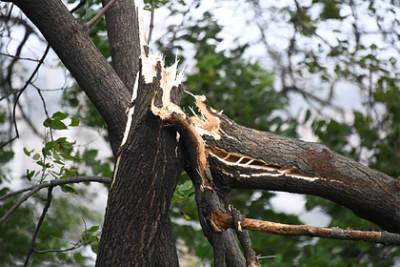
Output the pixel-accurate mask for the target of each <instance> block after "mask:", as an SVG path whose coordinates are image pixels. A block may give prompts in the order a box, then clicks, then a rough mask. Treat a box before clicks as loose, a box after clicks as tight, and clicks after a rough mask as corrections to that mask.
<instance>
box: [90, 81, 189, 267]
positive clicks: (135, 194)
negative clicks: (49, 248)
mask: <svg viewBox="0 0 400 267" xmlns="http://www.w3.org/2000/svg"><path fill="white" fill-rule="evenodd" d="M142 78H143V77H142ZM157 87H158V84H157V83H154V84H153V83H151V84H145V82H144V80H143V79H140V82H139V91H138V98H137V99H136V100H135V101H134V103H133V105H134V113H133V114H132V116H133V121H132V125H131V127H130V131H129V133H128V135H127V142H126V143H125V145H123V146H122V147H121V148H120V150H119V152H118V157H120V160H117V163H116V167H115V169H114V172H116V176H115V177H114V181H113V185H112V187H111V190H110V193H109V198H108V203H107V210H106V215H105V221H104V226H103V231H102V236H101V242H100V248H99V254H98V257H97V262H96V266H177V265H178V258H177V254H176V250H175V246H174V242H173V241H172V240H173V239H172V237H171V231H170V224H169V223H170V222H169V217H168V210H169V206H170V203H171V198H172V194H173V192H174V190H175V186H176V181H177V177H178V176H179V174H180V173H181V169H182V164H181V162H182V159H181V155H180V150H179V147H178V143H177V140H176V132H175V131H173V130H172V129H170V128H168V127H166V125H164V124H163V122H162V121H161V120H160V119H159V118H157V117H156V116H154V115H153V114H152V113H151V112H150V111H149V107H150V103H151V99H152V98H153V96H154V95H155V94H156V92H157V90H158V88H157Z"/></svg>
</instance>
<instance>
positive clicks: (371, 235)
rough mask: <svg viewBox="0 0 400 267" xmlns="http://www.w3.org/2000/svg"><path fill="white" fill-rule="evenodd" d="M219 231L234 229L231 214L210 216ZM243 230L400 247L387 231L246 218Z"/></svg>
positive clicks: (398, 239)
mask: <svg viewBox="0 0 400 267" xmlns="http://www.w3.org/2000/svg"><path fill="white" fill-rule="evenodd" d="M210 220H212V221H213V223H214V224H215V226H216V227H218V229H222V230H225V229H228V228H234V227H235V226H234V219H233V217H232V216H231V215H230V214H227V213H222V212H214V213H212V214H211V216H210ZM240 225H241V227H242V228H243V229H248V230H253V231H261V232H264V233H269V234H277V235H292V236H312V237H324V238H331V239H339V240H354V241H358V240H361V241H367V242H374V243H382V244H385V245H396V246H398V245H400V234H396V233H389V232H386V231H383V232H380V231H360V230H352V229H341V228H337V227H334V228H327V227H316V226H310V225H290V224H282V223H275V222H270V221H262V220H256V219H249V218H244V219H242V220H241V221H240Z"/></svg>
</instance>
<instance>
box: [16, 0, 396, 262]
mask: <svg viewBox="0 0 400 267" xmlns="http://www.w3.org/2000/svg"><path fill="white" fill-rule="evenodd" d="M103 2H104V3H107V2H109V1H107V0H104V1H103ZM13 3H15V5H16V6H18V7H19V8H20V9H21V10H22V11H24V12H25V14H26V15H27V17H28V18H29V19H30V20H31V21H32V22H33V23H34V24H35V25H36V26H37V27H38V29H39V30H40V31H41V32H42V34H43V35H44V37H45V38H46V40H47V41H48V42H49V44H50V46H51V47H52V48H53V49H54V51H55V52H56V53H57V55H58V56H59V58H60V59H61V61H62V62H63V63H64V65H65V66H66V68H67V69H68V70H69V71H70V72H71V74H72V75H73V76H74V78H75V79H76V81H77V83H78V84H79V86H80V87H81V88H82V90H83V91H84V92H85V93H86V94H87V95H88V97H89V98H90V99H91V101H92V102H93V103H94V105H95V106H96V107H97V109H98V110H99V112H100V114H101V115H102V117H103V118H104V120H105V122H106V124H107V126H108V130H109V136H110V143H111V146H112V148H113V152H114V157H115V162H116V163H115V169H114V175H113V176H114V177H113V182H112V186H111V188H110V191H109V196H108V203H107V211H106V215H105V221H104V226H103V230H102V236H101V241H100V249H99V254H98V258H97V262H96V265H97V266H177V265H178V258H177V253H176V249H175V243H174V239H173V237H172V234H171V225H170V220H169V216H168V210H169V206H170V203H171V198H172V194H173V192H174V189H175V186H176V181H177V178H178V176H179V174H180V173H181V171H182V169H185V170H186V172H187V173H188V174H189V175H190V176H191V178H192V181H193V183H194V185H195V188H196V202H197V204H198V212H199V215H200V216H199V217H200V223H201V225H202V227H203V231H204V234H205V235H206V237H207V238H208V240H209V241H210V243H211V245H212V246H213V249H214V259H215V265H216V266H244V265H248V266H256V265H258V262H257V257H256V256H255V253H254V251H253V250H252V249H251V242H250V240H249V238H248V234H247V232H246V230H245V229H252V230H254V224H253V228H251V227H250V226H249V220H248V219H244V218H242V217H241V215H240V214H239V213H238V211H236V210H235V209H234V208H232V207H231V206H229V204H232V203H227V200H226V195H227V194H228V193H229V191H230V189H232V188H237V189H264V190H280V191H287V192H296V193H303V194H311V195H317V196H321V197H323V198H327V199H330V200H332V201H334V202H336V203H339V204H341V205H343V206H345V207H347V208H349V209H351V210H353V211H354V212H355V213H356V214H357V215H359V216H360V217H362V218H365V219H367V220H370V221H371V222H374V223H376V224H377V225H379V226H380V227H381V228H382V229H383V230H386V231H390V232H394V233H387V232H374V233H371V232H363V233H361V235H362V237H364V240H373V241H376V242H382V243H388V244H398V240H399V239H398V235H397V234H396V233H400V226H399V225H400V195H399V190H400V181H399V180H398V179H395V178H392V177H389V176H387V175H385V174H383V173H380V172H377V171H374V170H371V169H369V168H367V167H365V166H363V165H361V164H359V163H357V162H354V161H352V160H349V159H346V158H344V157H342V156H340V155H337V154H335V153H333V152H332V151H330V150H329V149H328V148H326V147H324V146H322V145H319V144H315V143H307V142H303V141H300V140H294V139H289V138H284V137H279V136H276V135H273V134H270V133H266V132H260V131H257V130H254V129H249V128H246V127H242V126H240V125H238V124H236V123H235V122H233V121H232V120H230V119H229V118H227V117H226V116H224V115H223V114H222V113H220V112H217V111H215V110H214V109H212V108H211V107H208V106H207V104H206V99H205V98H204V97H203V96H194V102H195V104H196V107H197V109H198V113H197V114H194V115H193V116H189V115H187V114H185V112H183V110H182V109H181V108H180V107H179V99H180V96H181V94H182V93H183V88H182V79H183V76H182V75H183V74H181V73H178V71H177V63H176V64H175V65H173V66H170V67H165V66H164V62H163V59H162V57H161V56H160V55H155V54H152V53H151V52H150V51H149V48H148V46H147V45H146V42H145V37H144V33H143V30H140V26H139V24H140V23H138V20H137V17H138V16H137V12H136V11H135V8H134V7H133V5H132V3H131V2H130V1H129V0H121V1H116V2H115V3H114V5H112V6H111V7H110V9H109V10H108V12H107V15H106V20H107V29H108V34H109V36H110V39H109V41H110V46H111V48H112V58H113V66H111V65H110V64H108V63H107V61H106V60H105V59H104V57H103V56H102V55H101V54H100V52H99V51H98V50H97V48H96V47H95V46H94V44H93V43H92V41H91V40H90V38H89V36H88V33H87V27H86V26H84V25H82V24H81V23H80V22H79V21H77V20H76V19H75V18H74V17H73V16H72V15H71V14H70V13H69V12H68V10H67V9H66V7H65V6H64V4H63V3H62V2H61V1H59V0H45V1H39V2H33V1H27V0H15V1H13ZM122 32H124V34H120V33H122ZM120 44H124V45H120ZM127 59H128V60H127ZM189 90H190V88H189ZM233 204H234V203H233ZM266 219H268V218H266ZM253 223H254V221H253ZM264 226H265V224H264ZM229 228H232V229H229ZM305 229H306V230H307V231H304V232H303V233H304V234H307V233H308V234H310V233H312V231H311V230H313V229H310V228H305ZM260 230H262V229H261V228H260ZM303 230H304V227H303ZM320 230H321V229H320ZM282 231H283V233H284V234H289V232H290V231H289V230H286V231H284V230H282V229H281V232H282ZM310 231H311V232H310ZM321 231H323V230H321ZM324 231H325V230H324ZM297 233H299V232H297ZM356 234H360V233H359V232H357V233H355V232H345V231H342V232H341V231H339V230H337V231H333V230H332V231H331V233H329V232H326V231H325V236H330V237H333V238H336V237H338V236H339V237H350V239H351V236H352V235H356ZM235 235H237V237H238V240H239V242H240V245H241V246H242V248H243V252H244V255H243V254H242V252H241V249H240V247H239V244H238V243H237V242H236V237H235ZM371 236H372V237H371ZM369 237H370V238H369ZM354 239H362V238H354Z"/></svg>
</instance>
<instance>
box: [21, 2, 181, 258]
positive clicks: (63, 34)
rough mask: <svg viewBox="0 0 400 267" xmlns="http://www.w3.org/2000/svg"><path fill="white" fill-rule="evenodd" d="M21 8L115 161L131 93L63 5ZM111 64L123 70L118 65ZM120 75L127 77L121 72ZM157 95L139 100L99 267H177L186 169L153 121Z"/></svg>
mask: <svg viewBox="0 0 400 267" xmlns="http://www.w3.org/2000/svg"><path fill="white" fill-rule="evenodd" d="M15 3H16V4H17V5H18V6H19V7H20V8H21V10H22V11H24V13H25V14H26V15H27V16H28V18H29V19H31V20H32V22H33V23H34V24H35V25H36V26H37V27H38V28H39V30H40V31H41V32H42V33H43V35H44V37H45V38H46V40H47V41H48V42H49V44H50V45H51V46H52V48H53V49H54V51H55V52H56V53H57V55H58V56H59V58H60V59H61V61H62V62H63V63H64V65H65V66H66V67H67V68H68V70H69V71H70V72H71V74H72V75H73V76H74V78H75V79H76V81H77V82H78V84H79V86H80V87H81V88H82V89H83V90H84V91H85V93H86V94H87V95H88V96H89V98H90V100H91V101H92V102H93V103H94V104H95V106H96V108H97V109H98V110H99V112H100V114H101V115H102V117H103V118H104V119H105V121H106V123H107V125H108V128H109V136H110V140H111V144H112V147H113V150H114V153H115V154H116V153H117V152H118V149H119V145H120V143H121V140H122V137H123V133H124V128H125V124H126V121H127V120H126V114H125V111H126V109H127V108H128V104H129V98H130V93H129V91H130V90H128V89H127V88H126V86H125V85H124V83H123V81H122V80H121V79H120V77H119V76H118V75H117V73H116V72H115V71H114V69H113V68H112V67H111V66H110V65H109V64H108V63H107V62H106V60H105V59H104V57H103V56H102V55H101V53H100V52H99V51H98V49H97V48H96V47H95V45H94V44H93V42H92V41H91V40H90V38H89V36H88V34H87V32H86V29H85V27H84V26H83V25H82V24H81V23H79V22H78V21H76V19H75V18H73V16H71V14H70V13H69V11H68V10H67V9H66V7H65V6H64V5H63V3H62V2H61V1H58V0H47V1H39V2H34V1H23V0H22V1H16V2H15ZM119 30H120V29H119ZM129 30H132V31H134V29H129ZM135 34H137V32H136V33H135ZM118 53H121V54H122V53H123V52H122V51H119V52H116V54H118ZM116 57H117V58H118V56H116ZM113 61H114V65H117V62H118V59H117V60H114V59H113ZM137 61H138V58H137ZM124 64H125V63H122V65H124ZM134 64H136V63H133V65H134ZM122 65H121V66H122ZM125 67H126V66H125ZM136 67H137V66H136ZM119 70H120V71H121V72H122V68H119ZM129 75H131V73H130V74H129ZM128 79H131V80H132V81H133V80H134V76H133V77H129V78H127V76H125V80H124V82H127V83H129V81H128ZM148 89H149V88H148ZM151 92H154V91H152V90H150V89H149V90H148V92H147V93H146V94H144V93H143V95H142V96H141V99H138V101H139V100H140V101H142V102H140V101H139V102H138V103H142V104H141V105H138V106H140V108H139V107H138V108H137V110H138V114H139V115H138V117H137V118H136V120H135V122H136V123H135V124H134V125H133V126H132V127H133V128H134V130H133V131H132V133H133V132H134V133H135V135H131V136H130V137H129V139H128V142H127V143H126V144H127V145H126V146H125V147H124V149H125V150H126V153H122V152H121V151H119V153H120V154H122V155H123V156H124V158H123V161H122V162H121V165H120V166H119V175H118V177H117V179H118V182H116V183H115V186H114V187H113V188H112V189H111V191H110V193H109V205H108V208H107V216H106V219H105V225H104V229H105V230H104V231H103V237H102V240H101V243H100V244H101V245H100V253H99V258H98V260H97V264H98V265H99V266H127V265H130V266H176V265H178V259H177V254H176V249H175V245H174V239H173V238H172V235H171V228H170V221H169V218H168V208H169V204H170V202H171V196H172V193H173V191H174V189H175V185H176V178H177V176H178V175H179V173H180V171H181V167H180V166H181V164H180V162H181V161H180V160H179V155H177V154H176V153H177V151H178V150H177V147H176V139H175V135H174V133H173V132H171V131H169V130H168V129H167V128H165V127H164V125H163V124H162V123H161V121H160V120H159V119H158V118H156V117H154V116H153V115H152V114H150V113H148V107H149V102H148V101H149V99H150V97H149V95H148V93H151ZM146 101H147V102H146ZM135 114H136V113H135ZM140 241H141V242H140Z"/></svg>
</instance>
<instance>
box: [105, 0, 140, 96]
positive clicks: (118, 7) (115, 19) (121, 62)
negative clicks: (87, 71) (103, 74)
mask: <svg viewBox="0 0 400 267" xmlns="http://www.w3.org/2000/svg"><path fill="white" fill-rule="evenodd" d="M102 1H103V5H104V6H105V5H106V4H107V3H108V2H110V0H102ZM106 25H107V36H108V41H109V43H110V48H111V56H112V65H113V68H114V70H115V71H116V72H117V73H118V76H119V77H120V78H121V80H122V81H123V82H124V84H125V85H126V87H127V88H129V89H131V88H132V87H133V82H134V80H135V76H136V73H138V71H139V57H140V45H139V25H138V14H137V11H136V7H135V3H134V1H133V0H118V1H116V2H115V3H114V4H113V5H112V6H111V7H110V9H108V11H107V12H106Z"/></svg>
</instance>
